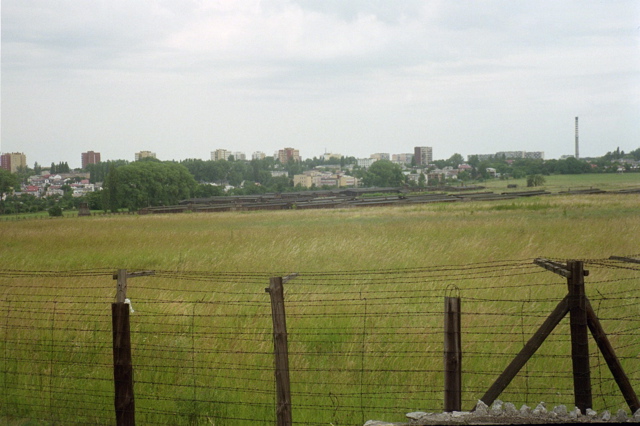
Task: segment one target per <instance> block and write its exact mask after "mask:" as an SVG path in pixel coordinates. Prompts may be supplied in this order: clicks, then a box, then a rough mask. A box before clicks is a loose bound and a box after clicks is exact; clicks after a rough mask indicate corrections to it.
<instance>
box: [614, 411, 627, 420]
mask: <svg viewBox="0 0 640 426" xmlns="http://www.w3.org/2000/svg"><path fill="white" fill-rule="evenodd" d="M616 421H617V422H626V421H627V412H626V411H624V410H623V409H622V408H621V409H619V410H618V412H617V413H616Z"/></svg>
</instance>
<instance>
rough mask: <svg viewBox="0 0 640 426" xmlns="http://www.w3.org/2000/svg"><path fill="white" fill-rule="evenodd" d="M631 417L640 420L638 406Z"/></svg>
mask: <svg viewBox="0 0 640 426" xmlns="http://www.w3.org/2000/svg"><path fill="white" fill-rule="evenodd" d="M633 418H634V419H636V420H640V408H638V409H637V410H636V412H635V413H633Z"/></svg>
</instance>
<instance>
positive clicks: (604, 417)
mask: <svg viewBox="0 0 640 426" xmlns="http://www.w3.org/2000/svg"><path fill="white" fill-rule="evenodd" d="M602 420H604V421H605V422H608V421H609V420H611V413H610V412H609V410H604V411H603V412H602Z"/></svg>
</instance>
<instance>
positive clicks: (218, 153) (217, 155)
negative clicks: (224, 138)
mask: <svg viewBox="0 0 640 426" xmlns="http://www.w3.org/2000/svg"><path fill="white" fill-rule="evenodd" d="M232 155H233V153H232V152H231V151H229V150H226V149H216V150H215V151H212V152H211V160H212V161H219V160H228V159H229V157H231V156H232Z"/></svg>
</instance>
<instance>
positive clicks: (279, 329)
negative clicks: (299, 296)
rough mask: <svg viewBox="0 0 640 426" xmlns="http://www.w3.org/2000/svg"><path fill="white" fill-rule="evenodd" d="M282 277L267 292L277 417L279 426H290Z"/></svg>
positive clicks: (289, 393) (274, 280)
mask: <svg viewBox="0 0 640 426" xmlns="http://www.w3.org/2000/svg"><path fill="white" fill-rule="evenodd" d="M283 281H284V280H283V279H282V277H273V278H271V279H270V280H269V287H268V288H266V289H265V290H266V292H267V293H269V296H270V298H271V319H272V320H273V351H274V355H275V364H276V365H275V367H276V370H275V378H276V395H277V406H276V417H277V425H278V426H290V425H291V424H292V420H291V385H290V382H289V350H288V343H287V321H286V316H285V311H284V288H283V286H282V283H283Z"/></svg>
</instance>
